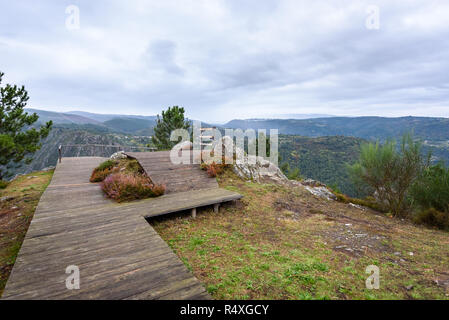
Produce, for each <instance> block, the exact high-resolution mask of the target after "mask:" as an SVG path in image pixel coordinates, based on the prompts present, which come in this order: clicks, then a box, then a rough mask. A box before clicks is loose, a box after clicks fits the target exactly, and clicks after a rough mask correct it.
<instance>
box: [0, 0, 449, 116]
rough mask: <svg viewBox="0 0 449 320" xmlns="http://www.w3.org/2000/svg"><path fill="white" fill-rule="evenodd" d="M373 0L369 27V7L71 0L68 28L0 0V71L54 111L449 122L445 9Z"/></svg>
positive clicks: (50, 15)
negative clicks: (179, 110) (173, 110)
mask: <svg viewBox="0 0 449 320" xmlns="http://www.w3.org/2000/svg"><path fill="white" fill-rule="evenodd" d="M376 2H377V3H378V4H379V7H380V9H381V11H380V12H381V16H380V18H381V29H380V30H376V31H373V30H367V29H366V28H365V26H364V20H365V18H366V12H365V9H366V6H367V5H368V4H371V3H370V2H369V1H358V2H350V1H338V2H337V1H334V0H329V1H319V2H318V1H316V2H311V1H299V0H282V1H274V0H258V1H255V0H252V1H244V2H242V1H237V0H232V1H220V0H216V1H215V0H208V1H204V2H201V1H198V2H189V4H187V3H183V2H179V1H165V2H159V1H154V2H152V1H127V2H120V1H95V2H91V1H87V0H79V1H77V3H78V6H79V7H80V13H81V29H80V30H79V31H77V32H69V31H67V30H66V29H65V27H64V19H65V12H64V9H65V4H64V3H62V2H58V3H55V2H54V1H51V0H47V1H40V2H39V4H36V3H35V2H34V1H31V0H28V1H27V0H23V1H16V2H11V1H4V0H0V70H2V71H5V72H7V74H6V77H7V78H6V80H8V79H11V80H12V81H18V82H20V83H21V84H25V85H26V87H27V89H28V90H29V92H30V96H31V103H32V104H33V106H34V107H40V108H44V109H45V108H47V109H53V110H56V111H69V110H73V109H84V110H86V111H96V112H110V111H111V110H114V112H120V110H125V109H124V108H126V110H127V112H129V111H130V110H132V111H133V112H134V113H140V114H154V113H156V112H159V111H160V109H161V108H163V107H166V106H169V105H175V104H176V105H183V106H185V107H186V109H187V111H188V113H189V116H191V117H195V118H201V119H204V120H207V121H211V120H212V121H213V120H223V121H224V120H229V119H231V118H238V117H257V116H260V114H261V113H260V110H262V109H263V110H264V112H265V113H266V114H269V113H273V114H274V113H276V114H278V113H280V110H282V112H285V113H317V112H316V111H317V110H319V111H320V112H321V113H327V114H336V115H339V114H341V115H348V114H352V115H363V114H370V115H372V114H378V115H384V116H388V115H395V116H396V115H408V114H409V113H410V110H413V112H414V114H416V115H429V116H448V115H449V90H448V89H449V73H448V70H449V60H448V59H447V57H448V56H449V42H447V41H446V39H447V38H448V37H449V32H448V30H449V23H448V22H447V18H445V17H444V15H441V14H440V13H441V12H445V10H446V11H448V12H449V5H448V4H447V2H445V1H435V2H434V6H433V7H430V6H427V5H426V4H427V2H426V1H425V0H422V1H418V0H414V1H409V0H404V1H395V2H394V3H392V2H391V1H387V0H384V1H381V0H379V1H376ZM34 8H35V9H34ZM432 10H433V11H432ZM410 17H411V18H410ZM406 18H407V19H408V20H407V21H408V24H405V23H404V21H405V20H404V19H406Z"/></svg>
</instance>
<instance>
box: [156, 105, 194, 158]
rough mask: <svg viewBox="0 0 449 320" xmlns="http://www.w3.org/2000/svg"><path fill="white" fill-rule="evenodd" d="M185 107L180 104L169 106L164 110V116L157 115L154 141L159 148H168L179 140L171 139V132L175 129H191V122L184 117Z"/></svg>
mask: <svg viewBox="0 0 449 320" xmlns="http://www.w3.org/2000/svg"><path fill="white" fill-rule="evenodd" d="M184 112H185V111H184V108H182V107H181V108H180V107H178V106H173V107H169V108H168V109H167V110H166V111H162V118H161V117H160V116H159V115H157V122H156V126H155V127H154V135H153V137H152V140H153V143H154V144H155V145H156V147H157V148H158V149H159V150H168V149H171V148H172V147H173V146H175V145H176V144H177V143H178V142H179V141H170V134H171V132H172V131H173V130H175V129H186V130H189V128H190V122H189V121H188V120H185V118H184Z"/></svg>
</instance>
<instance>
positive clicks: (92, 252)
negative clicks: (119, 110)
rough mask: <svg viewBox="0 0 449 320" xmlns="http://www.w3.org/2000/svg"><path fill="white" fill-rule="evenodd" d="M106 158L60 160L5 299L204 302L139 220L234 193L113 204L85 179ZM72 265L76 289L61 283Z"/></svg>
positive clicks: (200, 291)
mask: <svg viewBox="0 0 449 320" xmlns="http://www.w3.org/2000/svg"><path fill="white" fill-rule="evenodd" d="M103 160H104V159H103V158H94V157H86V158H63V159H62V163H61V164H58V166H57V168H56V170H55V173H54V176H53V179H52V181H51V184H50V185H49V187H48V188H47V190H46V191H45V192H44V194H43V195H42V198H41V200H40V202H39V205H38V207H37V209H36V212H35V214H34V218H33V220H32V222H31V225H30V228H29V230H28V232H27V234H26V237H25V240H24V243H23V245H22V248H21V249H20V252H19V255H18V258H17V260H16V263H15V265H14V268H13V270H12V273H11V276H10V278H9V280H8V282H7V284H6V288H5V291H4V293H3V297H2V298H3V299H208V298H209V295H208V294H207V293H206V292H205V289H204V287H203V286H202V285H201V283H200V282H199V281H198V280H197V279H196V278H195V277H194V276H193V275H192V274H191V273H190V272H189V271H188V270H187V268H186V267H185V266H184V264H183V263H182V262H181V261H180V260H179V259H178V257H177V256H176V255H175V254H174V253H173V252H172V250H171V249H170V248H169V247H168V246H167V244H166V243H165V242H164V241H163V240H162V239H161V238H160V237H159V235H158V234H157V233H156V232H155V231H154V229H153V228H152V227H151V226H150V225H149V224H148V223H147V222H146V220H145V219H144V217H145V216H152V215H158V214H163V213H166V211H167V210H171V212H173V211H179V210H182V209H183V208H184V209H189V208H193V207H192V206H200V205H206V204H213V203H216V202H213V201H227V199H232V198H233V197H235V194H232V193H228V194H225V193H224V192H222V191H220V192H218V191H217V190H212V191H209V193H206V192H202V193H201V194H203V195H204V196H203V197H199V196H198V195H197V196H196V197H197V198H195V197H194V196H193V193H192V194H191V195H190V196H188V195H187V194H186V193H184V194H183V193H180V194H172V195H170V194H167V195H166V196H163V197H160V198H157V199H149V200H144V201H137V202H133V203H127V204H116V203H113V202H111V201H110V200H108V199H105V198H104V197H103V195H102V192H101V190H100V188H99V186H98V185H96V184H91V183H89V181H88V179H89V176H90V173H91V172H92V169H93V168H94V167H96V166H97V165H98V164H99V163H100V162H102V161H103ZM219 190H222V189H219ZM214 192H215V193H214ZM183 197H184V198H183ZM175 199H178V200H179V199H181V200H183V201H175ZM189 199H190V202H189V201H187V200H189ZM170 206H171V207H170ZM174 209H175V210H174ZM70 265H75V266H77V267H79V270H80V289H79V290H68V289H67V288H66V284H65V282H66V278H67V277H68V276H69V274H66V273H65V271H66V268H67V267H68V266H70Z"/></svg>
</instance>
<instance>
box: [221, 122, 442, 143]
mask: <svg viewBox="0 0 449 320" xmlns="http://www.w3.org/2000/svg"><path fill="white" fill-rule="evenodd" d="M224 127H226V128H240V129H244V130H246V129H248V128H252V129H267V130H268V129H278V130H279V133H280V134H293V135H301V136H308V137H321V136H337V135H341V136H350V137H358V138H364V139H367V140H378V139H379V140H381V141H384V140H386V139H389V138H397V137H399V136H401V135H402V134H403V133H405V132H412V131H413V132H414V134H415V136H417V137H419V138H422V139H423V140H429V141H447V140H449V118H426V117H400V118H384V117H330V118H317V119H302V120H300V119H249V120H232V121H230V122H228V123H226V124H225V125H224Z"/></svg>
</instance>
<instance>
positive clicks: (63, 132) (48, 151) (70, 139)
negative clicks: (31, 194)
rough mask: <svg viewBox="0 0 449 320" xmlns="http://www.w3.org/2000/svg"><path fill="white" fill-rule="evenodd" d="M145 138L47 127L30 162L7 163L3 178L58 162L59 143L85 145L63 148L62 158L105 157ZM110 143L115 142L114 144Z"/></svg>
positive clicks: (138, 143) (145, 140)
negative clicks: (6, 172) (43, 138)
mask: <svg viewBox="0 0 449 320" xmlns="http://www.w3.org/2000/svg"><path fill="white" fill-rule="evenodd" d="M149 140H150V139H149V137H138V138H136V137H132V136H126V135H123V134H117V133H107V132H96V131H94V130H86V129H81V128H76V127H73V128H65V127H55V128H53V129H52V130H51V132H50V134H49V135H48V137H47V138H46V139H45V140H43V141H42V147H41V149H40V150H39V151H37V152H36V153H35V154H34V155H33V161H32V162H31V163H30V164H25V163H24V162H21V163H17V164H14V163H12V164H9V165H8V167H7V170H8V175H6V178H7V179H11V178H13V177H14V176H16V175H17V174H23V173H29V172H32V171H36V170H41V169H43V168H47V167H51V166H55V165H56V162H57V161H58V147H59V145H63V146H64V145H85V146H83V147H75V146H73V147H63V149H62V156H63V157H82V156H98V157H109V156H111V155H112V154H113V153H114V152H117V151H119V150H120V149H121V148H120V147H119V146H120V145H126V146H143V145H144V144H145V143H149ZM103 145H106V146H108V147H105V146H103ZM114 145H117V147H115V146H114Z"/></svg>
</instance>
